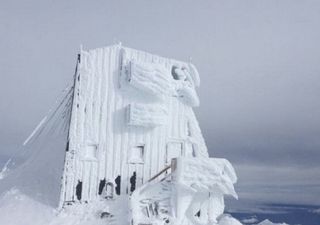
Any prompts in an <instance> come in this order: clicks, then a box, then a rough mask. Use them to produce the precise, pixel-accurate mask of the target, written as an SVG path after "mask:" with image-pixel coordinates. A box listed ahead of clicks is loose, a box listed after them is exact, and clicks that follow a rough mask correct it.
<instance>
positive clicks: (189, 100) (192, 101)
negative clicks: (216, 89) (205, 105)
mask: <svg viewBox="0 0 320 225" xmlns="http://www.w3.org/2000/svg"><path fill="white" fill-rule="evenodd" d="M177 94H178V96H179V98H180V100H181V101H182V102H184V103H185V104H187V105H189V106H191V107H196V106H199V105H200V100H199V97H198V95H197V92H196V90H195V89H194V88H193V87H190V86H188V85H184V86H182V87H181V88H179V89H178V90H177Z"/></svg>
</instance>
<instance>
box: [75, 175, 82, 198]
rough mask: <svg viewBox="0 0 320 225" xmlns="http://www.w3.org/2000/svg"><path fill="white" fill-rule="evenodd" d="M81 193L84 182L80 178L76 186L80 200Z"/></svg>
mask: <svg viewBox="0 0 320 225" xmlns="http://www.w3.org/2000/svg"><path fill="white" fill-rule="evenodd" d="M81 194H82V182H81V181H80V180H79V181H78V184H77V186H76V195H77V199H78V200H81Z"/></svg>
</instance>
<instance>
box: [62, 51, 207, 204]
mask: <svg viewBox="0 0 320 225" xmlns="http://www.w3.org/2000/svg"><path fill="white" fill-rule="evenodd" d="M132 59H133V60H135V61H137V62H147V63H157V64H161V65H163V66H165V67H166V68H167V69H168V70H170V69H171V67H172V65H173V64H183V62H178V61H175V60H171V59H167V58H162V57H159V56H156V55H151V54H148V53H145V52H142V51H137V50H133V49H129V48H123V47H121V46H118V45H116V46H111V47H106V48H99V49H94V50H90V51H82V52H81V57H80V64H79V70H78V74H77V76H76V79H75V88H74V101H73V109H72V117H71V124H70V132H69V148H68V151H67V152H66V160H65V168H64V175H63V183H62V192H61V202H62V203H63V202H68V201H78V200H79V199H80V193H81V201H90V200H92V199H95V198H96V197H97V196H98V195H99V186H100V189H101V187H102V185H103V184H105V183H108V182H111V183H113V185H114V187H115V188H116V190H117V191H118V192H119V191H120V193H121V194H126V193H130V190H131V189H132V184H131V183H132V182H133V180H134V179H135V182H136V185H137V186H139V185H141V184H142V183H144V182H146V181H147V180H148V179H149V178H150V177H152V176H153V175H155V174H156V173H158V172H159V171H160V170H161V169H163V168H164V167H165V166H166V164H167V163H168V161H169V160H168V159H167V157H169V156H170V154H169V156H168V155H167V154H168V152H167V151H170V149H176V148H178V147H179V146H182V154H183V155H185V156H195V153H194V152H193V151H196V156H204V157H207V156H208V154H207V149H206V146H205V143H204V140H203V138H202V135H201V131H200V128H199V126H198V123H197V120H196V118H195V115H194V113H193V110H192V108H191V107H190V106H188V105H186V104H185V103H183V102H182V101H180V99H179V97H178V96H174V94H172V95H170V96H165V97H164V98H163V99H161V100H155V99H154V98H152V97H150V96H147V95H145V94H143V93H141V92H140V91H138V90H137V89H135V88H133V87H130V85H128V83H126V80H125V78H124V77H123V76H124V75H123V72H122V71H121V69H123V66H124V64H125V63H126V62H128V61H129V60H132ZM173 85H178V84H175V81H173ZM157 101H158V102H157ZM131 103H140V104H154V103H156V104H160V105H163V106H165V107H166V108H167V109H168V119H167V123H166V124H164V125H160V126H155V127H153V128H152V127H139V126H130V125H128V124H127V116H128V115H127V113H128V107H129V104H131ZM192 143H193V145H194V146H193V148H192ZM142 146H143V147H142ZM141 147H142V148H143V160H142V161H139V159H137V160H138V161H136V163H130V160H131V159H132V157H131V156H132V152H139V148H141ZM171 155H172V154H171ZM172 156H174V154H173V155H172ZM134 172H136V176H135V178H134V176H133V174H134ZM119 177H121V185H120V189H119V186H118V187H116V186H117V184H116V180H119ZM117 178H118V179H117ZM100 191H101V190H100Z"/></svg>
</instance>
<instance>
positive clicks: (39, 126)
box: [23, 116, 48, 146]
mask: <svg viewBox="0 0 320 225" xmlns="http://www.w3.org/2000/svg"><path fill="white" fill-rule="evenodd" d="M47 118H48V117H47V116H45V117H44V118H43V119H42V120H41V121H40V123H39V124H38V125H37V126H36V128H35V129H34V130H33V131H32V132H31V134H30V135H29V137H28V138H27V139H26V140H25V141H24V142H23V146H25V145H27V144H28V143H29V141H30V140H31V139H32V138H33V136H34V135H35V134H36V133H37V132H38V131H39V130H40V128H41V127H42V126H43V125H44V123H45V122H47Z"/></svg>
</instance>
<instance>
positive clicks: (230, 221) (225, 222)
mask: <svg viewBox="0 0 320 225" xmlns="http://www.w3.org/2000/svg"><path fill="white" fill-rule="evenodd" d="M218 225H242V223H240V222H239V221H238V220H237V219H235V218H233V217H231V216H230V215H222V216H221V218H220V219H219V221H218Z"/></svg>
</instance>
